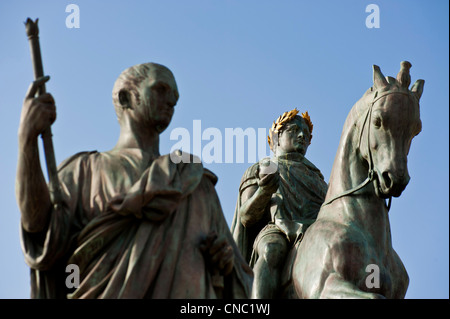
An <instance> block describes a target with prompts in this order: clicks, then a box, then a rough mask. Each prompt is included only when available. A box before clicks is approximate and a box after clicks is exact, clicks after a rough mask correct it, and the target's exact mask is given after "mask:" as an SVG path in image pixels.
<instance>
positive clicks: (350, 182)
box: [318, 96, 391, 245]
mask: <svg viewBox="0 0 450 319" xmlns="http://www.w3.org/2000/svg"><path fill="white" fill-rule="evenodd" d="M365 101H366V99H365V97H364V96H363V98H361V99H360V100H359V101H358V102H357V103H356V104H355V105H354V106H353V108H352V110H351V111H350V113H349V115H348V117H347V119H346V121H345V125H344V128H343V131H342V135H341V140H340V143H339V147H338V151H337V153H336V157H335V160H334V163H333V168H332V170H331V175H330V180H329V185H328V192H327V195H326V198H325V202H327V201H328V200H330V199H331V198H334V197H335V196H338V195H340V194H342V193H343V192H345V191H348V190H350V189H353V188H355V187H357V186H358V185H360V184H361V183H362V182H363V181H364V180H365V179H366V178H367V177H368V165H367V163H366V162H365V161H364V160H363V158H362V156H361V152H360V149H359V145H360V138H361V136H360V135H361V130H362V129H363V123H364V118H365V116H366V114H367V110H368V108H367V107H368V104H367V102H365ZM366 125H367V123H366ZM363 136H367V135H363ZM318 218H329V219H332V220H334V221H337V222H339V223H343V224H352V225H354V226H356V227H359V228H360V229H364V232H366V233H371V234H372V236H373V237H374V239H375V240H376V241H377V242H378V243H379V244H381V245H383V244H390V242H391V236H390V225H389V218H388V214H387V209H386V204H385V200H384V199H380V198H378V197H377V196H376V195H375V190H374V187H373V183H369V184H367V185H366V186H365V187H364V188H362V189H361V190H359V191H357V192H355V193H353V194H351V195H347V196H344V197H341V198H339V199H337V200H335V201H333V202H332V203H330V204H328V205H326V206H324V207H323V208H322V210H321V211H320V214H319V217H318Z"/></svg>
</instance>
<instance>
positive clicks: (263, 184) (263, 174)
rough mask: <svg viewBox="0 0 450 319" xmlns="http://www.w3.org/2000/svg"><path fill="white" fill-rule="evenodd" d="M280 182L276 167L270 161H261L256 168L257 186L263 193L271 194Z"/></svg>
mask: <svg viewBox="0 0 450 319" xmlns="http://www.w3.org/2000/svg"><path fill="white" fill-rule="evenodd" d="M279 183H280V173H279V171H278V167H277V166H276V164H274V163H273V162H271V161H266V162H262V163H261V164H260V167H259V170H258V186H259V188H260V189H261V190H262V191H263V192H264V193H269V194H273V193H275V192H276V191H277V189H278V186H279Z"/></svg>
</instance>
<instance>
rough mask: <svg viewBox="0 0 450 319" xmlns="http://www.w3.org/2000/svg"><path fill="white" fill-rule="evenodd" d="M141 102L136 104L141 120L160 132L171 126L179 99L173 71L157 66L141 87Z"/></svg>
mask: <svg viewBox="0 0 450 319" xmlns="http://www.w3.org/2000/svg"><path fill="white" fill-rule="evenodd" d="M138 91H139V96H140V99H141V102H140V103H139V105H137V106H136V113H137V114H136V115H137V116H138V117H139V118H140V119H139V122H140V123H143V124H144V125H150V126H153V127H155V128H156V130H157V131H158V133H161V132H162V131H164V130H165V129H166V128H167V126H169V123H170V121H171V120H172V116H173V113H174V107H175V105H176V103H177V101H178V96H179V95H178V89H177V84H176V82H175V79H174V77H173V75H172V73H171V72H170V71H168V70H166V69H163V68H157V67H155V68H154V69H153V70H151V72H150V76H149V77H148V79H146V80H144V81H142V82H141V84H140V86H139V88H138Z"/></svg>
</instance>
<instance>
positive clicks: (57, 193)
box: [25, 18, 62, 207]
mask: <svg viewBox="0 0 450 319" xmlns="http://www.w3.org/2000/svg"><path fill="white" fill-rule="evenodd" d="M38 21H39V19H36V21H33V20H31V19H30V18H28V19H27V21H26V22H25V30H26V33H27V36H28V41H29V43H30V53H31V63H32V64H33V70H34V79H35V80H37V79H39V78H41V77H43V76H44V68H43V65H42V57H41V48H40V45H39V28H38ZM45 92H46V90H45V83H44V84H42V85H41V86H40V88H39V89H38V91H37V95H38V96H40V95H42V94H44V93H45ZM41 137H42V142H43V145H44V155H45V161H46V164H47V174H48V180H49V193H50V199H51V201H52V203H53V205H54V206H55V207H56V206H59V204H61V201H62V196H61V189H60V188H59V180H58V172H57V167H56V160H55V152H54V150H53V141H52V129H51V127H50V126H49V127H47V128H46V129H45V130H44V131H43V132H42V134H41Z"/></svg>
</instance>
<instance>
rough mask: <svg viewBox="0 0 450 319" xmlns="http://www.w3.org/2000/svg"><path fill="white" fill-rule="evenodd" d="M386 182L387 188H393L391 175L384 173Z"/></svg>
mask: <svg viewBox="0 0 450 319" xmlns="http://www.w3.org/2000/svg"><path fill="white" fill-rule="evenodd" d="M381 175H382V177H383V180H384V184H385V185H386V187H388V188H391V187H392V179H391V177H390V176H389V175H390V174H389V173H388V172H384V173H383V174H381Z"/></svg>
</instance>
